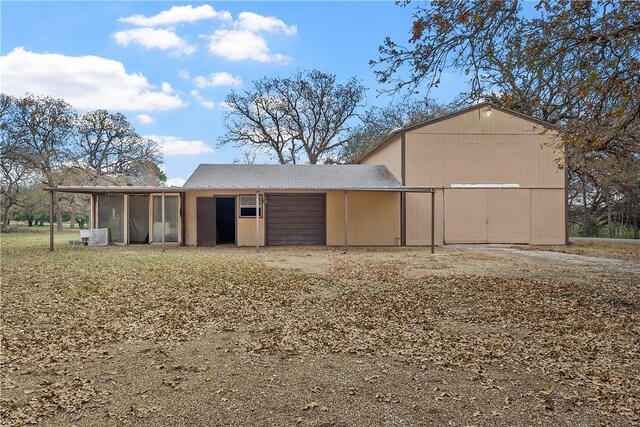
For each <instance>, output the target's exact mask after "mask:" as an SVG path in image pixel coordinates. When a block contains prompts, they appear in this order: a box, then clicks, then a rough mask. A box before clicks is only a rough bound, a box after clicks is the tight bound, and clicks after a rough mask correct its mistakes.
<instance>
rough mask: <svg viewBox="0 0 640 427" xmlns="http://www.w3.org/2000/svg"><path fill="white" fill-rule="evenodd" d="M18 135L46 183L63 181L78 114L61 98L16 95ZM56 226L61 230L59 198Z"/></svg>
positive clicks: (29, 158) (51, 184) (26, 155)
mask: <svg viewBox="0 0 640 427" xmlns="http://www.w3.org/2000/svg"><path fill="white" fill-rule="evenodd" d="M15 104H16V114H15V138H16V141H17V143H18V144H20V146H21V147H23V148H24V158H25V160H26V161H27V164H29V165H30V166H31V167H33V168H34V169H36V170H38V171H39V172H40V173H41V174H42V176H43V178H44V182H45V184H46V185H48V186H50V187H53V186H56V185H58V184H59V183H60V180H61V178H62V176H64V169H65V168H67V167H69V164H70V161H71V159H72V157H71V150H70V148H69V141H70V138H71V136H72V133H73V131H74V123H75V118H76V114H75V111H74V110H73V109H72V108H71V106H70V105H69V104H67V103H66V102H65V101H64V100H62V99H54V98H51V97H35V96H33V95H26V96H25V97H23V98H17V99H16V103H15ZM54 205H55V206H54V208H55V211H56V214H57V229H58V231H62V215H61V212H60V210H59V208H58V202H57V200H55V201H54Z"/></svg>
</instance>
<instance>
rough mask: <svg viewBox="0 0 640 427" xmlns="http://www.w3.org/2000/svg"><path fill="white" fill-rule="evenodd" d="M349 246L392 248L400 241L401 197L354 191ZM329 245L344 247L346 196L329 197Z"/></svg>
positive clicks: (350, 195) (350, 199)
mask: <svg viewBox="0 0 640 427" xmlns="http://www.w3.org/2000/svg"><path fill="white" fill-rule="evenodd" d="M347 197H348V200H347V207H348V218H349V223H348V230H349V234H348V237H349V239H348V241H349V245H392V246H395V245H397V244H398V239H399V238H400V194H399V193H385V192H364V191H350V192H349V193H348V195H347ZM327 244H328V245H344V192H342V191H332V192H329V193H327Z"/></svg>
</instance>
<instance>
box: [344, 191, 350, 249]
mask: <svg viewBox="0 0 640 427" xmlns="http://www.w3.org/2000/svg"><path fill="white" fill-rule="evenodd" d="M347 194H348V193H347V192H346V191H345V192H344V252H345V253H346V252H347V251H348V250H349V206H348V202H349V197H348V195H347Z"/></svg>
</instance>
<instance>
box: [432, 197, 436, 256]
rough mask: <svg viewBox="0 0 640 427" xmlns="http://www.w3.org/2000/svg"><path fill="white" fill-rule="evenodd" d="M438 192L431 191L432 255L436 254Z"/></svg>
mask: <svg viewBox="0 0 640 427" xmlns="http://www.w3.org/2000/svg"><path fill="white" fill-rule="evenodd" d="M435 228H436V192H435V190H431V253H434V252H435V240H436V239H435V236H436V230H435Z"/></svg>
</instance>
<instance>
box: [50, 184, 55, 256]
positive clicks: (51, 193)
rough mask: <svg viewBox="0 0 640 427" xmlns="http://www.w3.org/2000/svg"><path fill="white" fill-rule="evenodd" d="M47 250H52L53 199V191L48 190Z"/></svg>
mask: <svg viewBox="0 0 640 427" xmlns="http://www.w3.org/2000/svg"><path fill="white" fill-rule="evenodd" d="M49 196H50V197H49V252H53V200H54V197H55V192H53V191H49Z"/></svg>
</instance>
